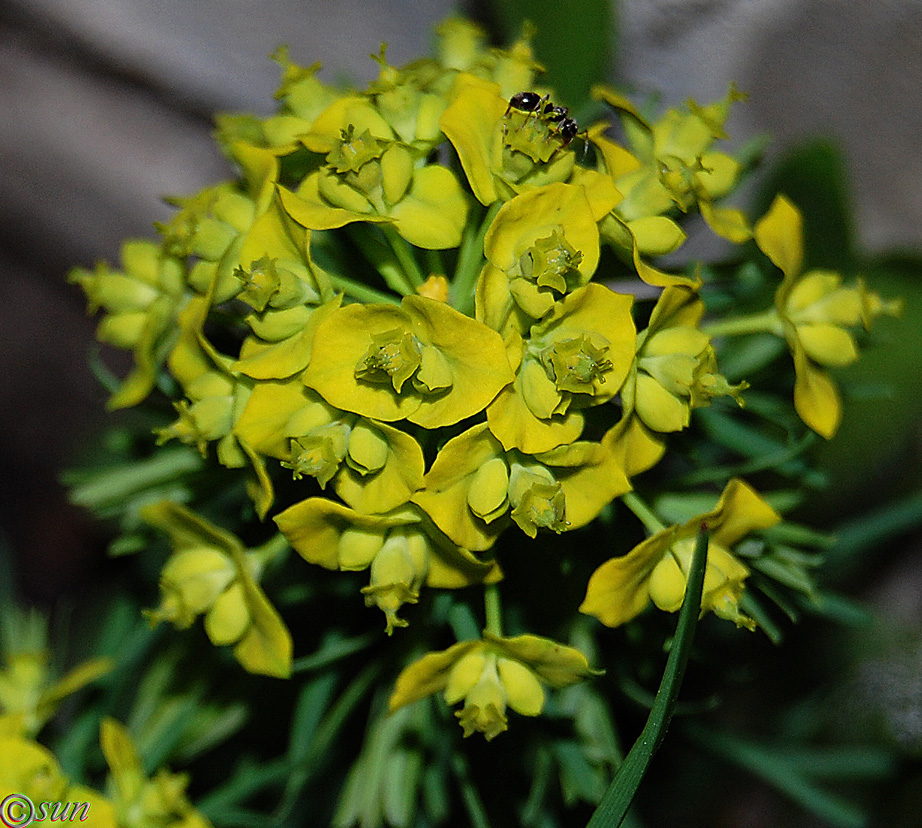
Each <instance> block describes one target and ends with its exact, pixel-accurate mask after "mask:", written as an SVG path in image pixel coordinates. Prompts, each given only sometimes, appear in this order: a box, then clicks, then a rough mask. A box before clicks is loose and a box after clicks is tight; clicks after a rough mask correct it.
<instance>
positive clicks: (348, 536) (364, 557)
mask: <svg viewBox="0 0 922 828" xmlns="http://www.w3.org/2000/svg"><path fill="white" fill-rule="evenodd" d="M383 545H384V535H383V534H382V533H381V532H379V531H375V530H373V529H363V528H361V527H360V526H350V527H349V528H348V529H346V530H345V531H344V532H343V533H342V534H341V535H340V536H339V552H338V555H339V568H340V569H347V570H348V569H353V570H359V569H365V567H367V566H369V565H370V564H371V562H372V561H373V560H374V559H375V556H376V555H377V554H378V552H380V551H381V547H382V546H383Z"/></svg>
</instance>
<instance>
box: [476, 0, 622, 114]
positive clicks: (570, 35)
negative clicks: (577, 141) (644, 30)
mask: <svg viewBox="0 0 922 828" xmlns="http://www.w3.org/2000/svg"><path fill="white" fill-rule="evenodd" d="M489 5H490V7H491V9H492V12H493V17H494V19H495V20H497V21H498V22H499V26H500V30H501V32H502V34H503V37H504V39H505V41H506V42H507V43H511V42H512V41H514V40H515V39H516V38H517V37H518V36H519V35H520V34H521V32H522V25H523V24H524V23H525V22H526V21H528V22H530V23H532V24H534V26H535V27H536V28H537V32H536V34H535V37H534V41H533V48H534V51H535V56H536V57H537V60H538V62H539V63H540V64H541V65H542V66H544V68H545V69H546V70H547V75H546V79H542V83H547V84H549V85H550V86H553V87H554V88H555V89H556V90H557V94H558V96H559V100H558V101H555V102H557V103H565V104H566V105H567V106H569V107H571V108H574V109H578V108H580V107H583V106H584V105H585V104H586V103H587V102H588V101H589V90H590V88H591V87H592V85H593V84H594V83H598V82H599V81H601V80H603V79H604V78H605V76H606V75H607V74H608V67H609V66H610V65H611V59H612V51H613V50H612V44H613V43H614V42H615V35H616V31H615V29H616V14H615V10H616V8H617V6H616V4H615V3H614V2H613V1H612V0H583V2H580V3H560V2H557V0H493V2H491V3H490V4H489ZM580 126H583V125H582V124H580Z"/></svg>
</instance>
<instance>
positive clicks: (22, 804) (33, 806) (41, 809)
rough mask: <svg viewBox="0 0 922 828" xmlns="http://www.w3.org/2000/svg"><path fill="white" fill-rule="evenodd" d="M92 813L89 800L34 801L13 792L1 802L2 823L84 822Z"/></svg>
mask: <svg viewBox="0 0 922 828" xmlns="http://www.w3.org/2000/svg"><path fill="white" fill-rule="evenodd" d="M89 814H90V803H89V802H33V801H32V800H31V799H29V797H27V796H26V795H25V794H20V793H13V794H10V795H9V796H8V797H6V799H4V800H3V801H2V802H0V824H3V825H5V826H6V828H26V826H27V825H31V824H32V823H33V822H40V821H41V820H45V819H47V820H48V821H49V822H74V821H75V820H79V821H80V822H83V821H84V820H85V819H86V818H87V817H88V816H89Z"/></svg>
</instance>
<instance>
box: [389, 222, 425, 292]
mask: <svg viewBox="0 0 922 828" xmlns="http://www.w3.org/2000/svg"><path fill="white" fill-rule="evenodd" d="M381 229H382V230H383V231H384V235H385V236H386V237H387V241H388V244H390V246H391V250H393V251H394V255H395V256H396V257H397V261H398V262H400V266H401V267H402V268H403V272H404V275H405V276H406V277H407V281H408V282H409V284H410V285H411V286H412V288H413V290H412V292H413V293H416V289H417V288H419V287H422V284H423V282H425V281H426V278H425V276H423V271H422V270H421V269H420V266H419V262H418V261H416V256H415V255H414V253H413V249H412V248H411V247H410V243H409V242H408V241H407V240H406V239H405V238H404V237H403V236H401V235H400V234H399V233H398V232H397V231H396V230H395V229H394V228H393V227H391V226H390V225H389V224H387V225H384V226H383V227H382V228H381Z"/></svg>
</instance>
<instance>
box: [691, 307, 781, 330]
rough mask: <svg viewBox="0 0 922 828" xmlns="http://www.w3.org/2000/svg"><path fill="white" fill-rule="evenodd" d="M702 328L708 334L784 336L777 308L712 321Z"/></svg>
mask: <svg viewBox="0 0 922 828" xmlns="http://www.w3.org/2000/svg"><path fill="white" fill-rule="evenodd" d="M701 330H702V332H704V333H706V334H707V335H708V336H740V335H742V334H753V333H772V334H776V335H777V336H784V330H783V328H782V327H781V319H780V317H779V316H778V311H777V310H776V309H775V308H771V309H769V310H767V311H763V312H762V313H753V314H750V315H749V316H737V317H735V318H730V319H722V320H721V321H719V322H712V323H711V324H710V325H702V326H701Z"/></svg>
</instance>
